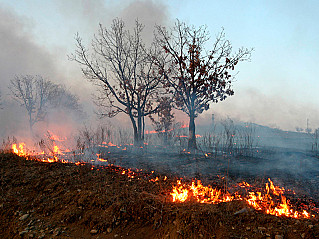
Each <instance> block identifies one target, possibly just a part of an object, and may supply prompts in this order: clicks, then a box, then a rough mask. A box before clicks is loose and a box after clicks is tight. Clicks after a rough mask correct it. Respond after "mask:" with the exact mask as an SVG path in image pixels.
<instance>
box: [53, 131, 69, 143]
mask: <svg viewBox="0 0 319 239" xmlns="http://www.w3.org/2000/svg"><path fill="white" fill-rule="evenodd" d="M48 133H49V136H50V137H49V138H50V139H51V140H54V141H58V142H64V141H66V140H67V137H59V136H57V135H55V134H54V133H52V131H50V130H48Z"/></svg>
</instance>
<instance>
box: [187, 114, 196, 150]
mask: <svg viewBox="0 0 319 239" xmlns="http://www.w3.org/2000/svg"><path fill="white" fill-rule="evenodd" d="M188 130H189V136H188V150H195V149H197V144H196V134H195V114H194V113H193V112H191V113H190V116H189V126H188Z"/></svg>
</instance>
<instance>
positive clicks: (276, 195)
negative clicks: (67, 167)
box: [11, 142, 313, 218]
mask: <svg viewBox="0 0 319 239" xmlns="http://www.w3.org/2000/svg"><path fill="white" fill-rule="evenodd" d="M102 144H103V145H108V146H116V145H115V144H113V143H111V142H109V143H106V142H103V143H102ZM117 147H118V146H117ZM11 148H12V151H13V152H14V153H15V154H17V155H19V156H29V155H30V154H29V152H30V151H27V150H26V145H25V144H24V143H19V145H18V144H12V147H11ZM123 150H126V147H124V148H123ZM31 152H33V151H31ZM64 152H66V151H64V150H61V149H60V148H59V147H58V146H57V145H54V146H53V149H52V150H51V153H50V154H49V155H46V154H45V152H44V151H41V152H39V153H34V154H33V155H34V156H36V157H37V159H36V160H39V161H42V162H47V163H52V162H57V161H60V162H62V163H70V162H69V161H68V160H64V159H59V158H58V157H57V156H59V157H60V156H61V157H62V156H63V155H65V154H64ZM183 152H184V153H189V152H187V151H186V149H184V150H183ZM206 155H207V154H206ZM96 156H97V160H98V161H100V162H108V160H106V159H103V158H101V154H96ZM26 159H27V160H31V159H32V158H30V157H28V158H26ZM93 161H94V160H93ZM73 163H74V162H73ZM75 164H76V165H82V164H84V163H83V162H77V163H75ZM111 166H112V165H111ZM91 169H92V170H93V169H94V166H93V165H92V167H91ZM116 170H117V172H119V173H120V174H122V175H125V176H127V177H129V178H135V177H136V176H137V175H138V174H137V173H139V172H142V169H140V170H137V171H136V172H134V171H133V170H131V169H124V168H117V169H116ZM151 174H154V171H152V172H151ZM161 180H163V181H166V180H167V176H165V177H164V178H160V177H156V178H153V179H150V180H149V181H150V182H158V181H161ZM237 186H238V187H240V188H242V189H241V191H243V189H244V191H245V194H242V195H241V194H239V192H237V191H236V192H233V193H230V192H228V191H224V190H221V189H218V188H213V187H212V186H210V185H208V186H204V185H203V184H202V182H201V181H200V180H196V181H194V180H193V181H192V182H191V183H188V184H187V183H182V182H181V180H177V182H176V185H173V187H172V190H171V192H170V195H171V197H172V201H173V202H180V203H182V202H186V201H195V202H198V203H207V204H217V203H221V202H229V201H233V200H243V201H245V202H246V203H247V204H248V205H250V206H251V207H252V208H254V209H255V210H260V211H263V212H265V213H267V214H271V215H275V216H286V217H291V218H311V217H312V216H313V215H311V214H310V213H309V212H308V211H306V210H299V211H298V210H295V209H294V207H293V206H292V205H291V204H290V201H289V200H288V199H287V198H286V196H285V195H284V194H285V192H286V191H287V190H286V189H285V188H284V187H279V186H276V185H275V184H274V183H273V182H272V180H271V179H270V178H268V182H267V183H266V184H265V187H264V188H262V189H259V190H254V187H253V186H252V185H250V184H249V183H247V182H244V181H243V182H241V183H238V184H237ZM303 209H307V208H306V207H304V208H303Z"/></svg>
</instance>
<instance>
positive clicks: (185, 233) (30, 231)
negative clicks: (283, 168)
mask: <svg viewBox="0 0 319 239" xmlns="http://www.w3.org/2000/svg"><path fill="white" fill-rule="evenodd" d="M122 171H123V170H122V169H119V168H116V167H105V168H102V167H95V168H94V169H93V170H92V169H91V166H90V165H88V164H86V165H80V166H77V165H75V164H62V163H42V162H38V161H31V160H25V159H24V158H21V157H18V156H17V155H15V154H0V184H1V190H0V208H1V210H0V222H1V226H0V238H135V239H138V238H276V239H280V238H319V221H318V216H317V217H315V218H313V219H311V220H307V219H291V218H285V217H276V216H271V215H267V214H264V213H261V212H259V211H255V210H245V212H243V213H239V214H236V215H235V212H238V211H239V210H241V209H243V208H246V207H247V205H246V204H245V203H244V202H242V201H233V202H228V203H220V204H216V205H208V204H199V203H195V202H192V201H189V202H187V203H172V202H171V201H170V195H169V192H170V191H171V189H172V184H173V182H175V181H176V178H175V177H173V176H169V177H168V179H167V180H165V181H164V180H163V178H164V175H161V174H157V175H154V174H149V173H139V174H138V175H136V176H135V177H134V178H129V177H127V175H126V174H122ZM155 176H157V177H159V178H160V180H159V181H157V182H151V181H150V179H154V178H155ZM253 176H254V175H253Z"/></svg>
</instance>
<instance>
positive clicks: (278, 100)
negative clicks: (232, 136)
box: [198, 88, 319, 131]
mask: <svg viewBox="0 0 319 239" xmlns="http://www.w3.org/2000/svg"><path fill="white" fill-rule="evenodd" d="M212 113H214V114H216V115H219V116H221V117H224V118H225V117H227V116H229V117H230V118H234V119H237V120H241V121H244V122H253V123H257V124H260V125H265V126H269V127H273V128H280V129H283V130H292V131H295V129H296V127H301V128H303V129H305V128H306V127H307V119H309V123H310V124H309V128H312V129H315V128H318V127H319V120H318V119H319V110H318V109H317V108H316V107H315V105H311V104H306V103H293V102H290V101H288V99H286V98H284V96H282V95H277V94H273V95H266V94H264V93H262V92H261V91H259V90H258V89H242V88H241V89H239V90H237V91H236V93H235V95H234V96H232V97H229V98H228V99H226V100H225V101H223V102H219V103H217V104H213V105H212V107H211V110H210V111H208V112H206V113H205V114H203V115H202V116H201V117H200V118H199V119H198V122H199V123H205V122H209V120H210V119H211V114H212Z"/></svg>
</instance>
